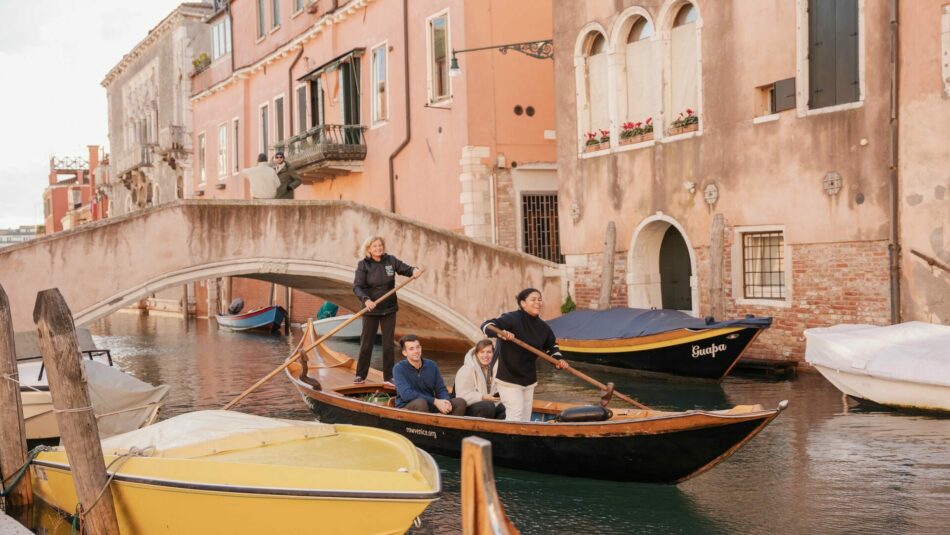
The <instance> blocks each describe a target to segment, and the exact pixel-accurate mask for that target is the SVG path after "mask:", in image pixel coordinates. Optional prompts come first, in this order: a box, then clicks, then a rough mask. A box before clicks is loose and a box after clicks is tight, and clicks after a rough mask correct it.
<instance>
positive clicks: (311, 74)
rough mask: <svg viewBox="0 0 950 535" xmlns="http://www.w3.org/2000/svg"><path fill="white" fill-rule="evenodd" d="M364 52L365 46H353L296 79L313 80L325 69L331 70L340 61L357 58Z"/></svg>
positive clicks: (337, 65) (301, 80)
mask: <svg viewBox="0 0 950 535" xmlns="http://www.w3.org/2000/svg"><path fill="white" fill-rule="evenodd" d="M365 53H366V49H365V48H354V49H353V50H350V51H349V52H347V53H345V54H343V55H341V56H337V57H335V58H333V59H331V60H330V61H328V62H326V63H324V64H323V65H321V66H319V67H317V68H316V69H313V70H312V71H309V72H307V73H306V74H304V75H303V76H301V77H300V78H297V81H298V82H303V81H305V80H313V79H315V78H317V77H319V76H320V75H321V74H323V73H325V72H327V71H332V70H334V69H336V68H337V67H339V66H340V64H341V63H347V62H348V61H350V60H351V59H353V58H358V57H360V56H362V55H363V54H365Z"/></svg>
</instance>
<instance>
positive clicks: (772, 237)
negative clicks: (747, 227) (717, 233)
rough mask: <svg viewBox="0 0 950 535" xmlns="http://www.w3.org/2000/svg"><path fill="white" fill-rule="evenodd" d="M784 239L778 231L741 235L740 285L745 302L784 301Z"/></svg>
mask: <svg viewBox="0 0 950 535" xmlns="http://www.w3.org/2000/svg"><path fill="white" fill-rule="evenodd" d="M784 251H785V239H784V236H783V233H782V232H781V231H769V232H746V233H743V234H742V286H743V293H742V295H743V297H744V298H746V299H774V300H784V299H785V297H786V296H785V258H784V256H785V254H784Z"/></svg>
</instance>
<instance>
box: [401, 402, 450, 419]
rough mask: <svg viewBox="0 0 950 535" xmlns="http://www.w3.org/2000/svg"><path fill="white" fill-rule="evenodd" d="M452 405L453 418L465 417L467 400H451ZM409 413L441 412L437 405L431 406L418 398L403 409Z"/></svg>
mask: <svg viewBox="0 0 950 535" xmlns="http://www.w3.org/2000/svg"><path fill="white" fill-rule="evenodd" d="M449 402H451V403H452V412H450V413H449V414H451V415H452V416H465V400H464V399H462V398H452V399H450V400H449ZM403 408H404V409H406V410H407V411H416V412H439V409H437V408H435V405H432V404H430V403H429V402H428V401H426V400H424V399H422V398H416V399H414V400H412V401H410V402H409V403H406V405H405V406H404V407H403Z"/></svg>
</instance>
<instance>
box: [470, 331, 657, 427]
mask: <svg viewBox="0 0 950 535" xmlns="http://www.w3.org/2000/svg"><path fill="white" fill-rule="evenodd" d="M487 327H488V330H489V331H492V332H494V333H495V334H498V335H501V333H502V330H501V329H499V328H498V327H495V326H494V325H492V324H488V325H487ZM502 340H504V338H502ZM508 341H509V342H514V343H515V344H516V345H518V346H521V347H523V348H524V349H527V350H528V351H530V352H532V353H534V354H535V355H537V356H539V357H541V358H542V359H544V360H546V361H548V362H549V363H551V364H553V365H554V366H555V367H557V366H559V365H560V363H559V362H558V361H557V359H556V358H554V357H552V356H551V355H548V354H547V353H545V352H544V351H541V350H540V349H538V348H536V347H532V346H529V345H528V344H526V343H524V342H522V341H521V340H518V339H517V338H516V337H514V336H512V337H511V340H508ZM558 369H566V370H567V371H568V372H570V373H571V374H572V375H573V376H574V377H577V378H578V379H581V380H583V381H587V382H588V383H590V384H592V385H594V386H596V387H597V388H599V389H600V390H601V391H603V392H604V394H603V397H604V399H605V400H608V401H609V399H610V395H611V394H616V395H617V397H618V398H620V399H622V400H624V401H626V402H627V403H630V404H631V405H633V406H634V407H637V408H639V409H644V410H652V409H650V407H647V406H646V405H644V404H643V403H640V402H639V401H637V400H635V399H633V398H632V397H630V396H626V395H624V394H621V393H620V392H617V391H616V390H614V384H613V383H607V384H604V383H601V382H600V381H598V380H597V379H594V378H593V377H591V376H589V375H587V374H585V373H583V372H580V371H577V370H575V369H574V367H573V366H571V367H570V368H558Z"/></svg>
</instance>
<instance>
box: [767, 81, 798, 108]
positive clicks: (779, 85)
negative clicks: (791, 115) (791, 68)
mask: <svg viewBox="0 0 950 535" xmlns="http://www.w3.org/2000/svg"><path fill="white" fill-rule="evenodd" d="M772 99H773V100H772V113H778V112H780V111H785V110H791V109H794V108H795V79H794V78H786V79H784V80H779V81H777V82H775V86H774V89H773V90H772Z"/></svg>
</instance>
